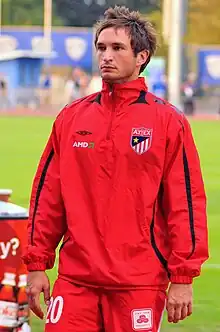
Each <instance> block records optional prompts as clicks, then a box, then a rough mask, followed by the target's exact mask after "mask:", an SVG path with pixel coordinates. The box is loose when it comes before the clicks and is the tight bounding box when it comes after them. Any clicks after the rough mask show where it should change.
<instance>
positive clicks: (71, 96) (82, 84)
mask: <svg viewBox="0 0 220 332" xmlns="http://www.w3.org/2000/svg"><path fill="white" fill-rule="evenodd" d="M88 84H89V78H88V75H87V74H86V73H85V72H84V71H83V70H82V69H81V68H79V67H76V68H74V70H73V71H72V74H71V76H70V78H69V79H68V80H67V82H66V85H65V96H67V100H68V102H70V103H71V102H72V101H74V100H76V99H78V98H82V97H84V96H85V95H86V94H87V87H88Z"/></svg>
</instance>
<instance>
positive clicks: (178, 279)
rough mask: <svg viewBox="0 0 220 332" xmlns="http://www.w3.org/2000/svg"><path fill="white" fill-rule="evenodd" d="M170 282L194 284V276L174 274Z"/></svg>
mask: <svg viewBox="0 0 220 332" xmlns="http://www.w3.org/2000/svg"><path fill="white" fill-rule="evenodd" d="M170 282H171V283H173V284H192V282H193V278H192V277H188V276H172V275H171V277H170Z"/></svg>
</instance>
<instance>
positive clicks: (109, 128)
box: [107, 88, 115, 141]
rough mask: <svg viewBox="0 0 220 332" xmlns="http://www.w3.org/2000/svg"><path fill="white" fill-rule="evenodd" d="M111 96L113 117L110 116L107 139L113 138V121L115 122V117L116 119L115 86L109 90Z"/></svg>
mask: <svg viewBox="0 0 220 332" xmlns="http://www.w3.org/2000/svg"><path fill="white" fill-rule="evenodd" d="M109 96H110V97H111V105H112V107H111V117H110V121H109V126H108V131H107V140H108V141H109V140H110V139H111V132H112V123H113V119H114V116H115V104H114V93H113V88H112V91H111V92H109Z"/></svg>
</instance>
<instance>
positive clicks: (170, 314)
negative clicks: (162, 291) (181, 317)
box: [167, 304, 175, 323]
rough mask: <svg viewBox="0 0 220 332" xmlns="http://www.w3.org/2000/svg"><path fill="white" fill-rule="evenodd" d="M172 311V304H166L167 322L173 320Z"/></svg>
mask: <svg viewBox="0 0 220 332" xmlns="http://www.w3.org/2000/svg"><path fill="white" fill-rule="evenodd" d="M174 313H175V309H174V306H173V305H172V304H167V315H168V322H169V323H172V322H173V320H174Z"/></svg>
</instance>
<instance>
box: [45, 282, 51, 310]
mask: <svg viewBox="0 0 220 332" xmlns="http://www.w3.org/2000/svg"><path fill="white" fill-rule="evenodd" d="M44 302H45V304H46V305H47V306H48V305H49V304H50V286H49V285H47V286H45V287H44Z"/></svg>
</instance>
